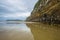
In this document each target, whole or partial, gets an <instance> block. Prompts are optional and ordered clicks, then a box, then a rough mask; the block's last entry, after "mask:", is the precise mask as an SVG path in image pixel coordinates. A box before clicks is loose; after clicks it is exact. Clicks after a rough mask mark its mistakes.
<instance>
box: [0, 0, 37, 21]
mask: <svg viewBox="0 0 60 40" xmlns="http://www.w3.org/2000/svg"><path fill="white" fill-rule="evenodd" d="M36 2H37V0H0V20H2V19H21V20H25V19H26V18H27V17H28V16H30V14H31V11H32V10H33V7H34V5H35V3H36Z"/></svg>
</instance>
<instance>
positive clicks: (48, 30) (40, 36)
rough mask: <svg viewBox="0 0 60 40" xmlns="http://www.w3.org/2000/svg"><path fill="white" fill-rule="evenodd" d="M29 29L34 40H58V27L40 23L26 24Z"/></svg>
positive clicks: (59, 39) (59, 31)
mask: <svg viewBox="0 0 60 40" xmlns="http://www.w3.org/2000/svg"><path fill="white" fill-rule="evenodd" d="M27 26H28V27H29V28H30V29H31V31H32V34H33V36H34V40H60V28H59V27H60V26H57V25H56V26H54V25H47V24H42V23H33V24H27Z"/></svg>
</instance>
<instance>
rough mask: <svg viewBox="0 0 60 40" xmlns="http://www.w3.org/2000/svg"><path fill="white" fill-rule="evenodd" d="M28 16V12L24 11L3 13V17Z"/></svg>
mask: <svg viewBox="0 0 60 40" xmlns="http://www.w3.org/2000/svg"><path fill="white" fill-rule="evenodd" d="M28 16H30V12H26V13H13V14H5V15H3V17H6V18H8V17H9V18H18V17H28Z"/></svg>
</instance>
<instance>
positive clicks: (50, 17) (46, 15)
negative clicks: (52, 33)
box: [27, 0, 60, 23]
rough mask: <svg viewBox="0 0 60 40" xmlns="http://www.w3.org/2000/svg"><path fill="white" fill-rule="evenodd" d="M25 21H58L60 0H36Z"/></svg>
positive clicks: (59, 19) (59, 21)
mask: <svg viewBox="0 0 60 40" xmlns="http://www.w3.org/2000/svg"><path fill="white" fill-rule="evenodd" d="M27 21H35V22H36V21H37V22H44V23H45V22H48V23H60V0H38V2H37V3H36V5H35V6H34V9H33V11H32V12H31V16H30V17H28V18H27Z"/></svg>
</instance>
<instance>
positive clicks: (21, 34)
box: [0, 24, 34, 40]
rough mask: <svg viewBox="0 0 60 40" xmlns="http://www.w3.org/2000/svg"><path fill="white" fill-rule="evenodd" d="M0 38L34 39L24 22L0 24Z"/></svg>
mask: <svg viewBox="0 0 60 40" xmlns="http://www.w3.org/2000/svg"><path fill="white" fill-rule="evenodd" d="M0 40H34V39H33V35H32V33H31V31H30V29H29V28H28V27H27V26H26V25H25V24H5V25H3V26H0Z"/></svg>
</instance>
